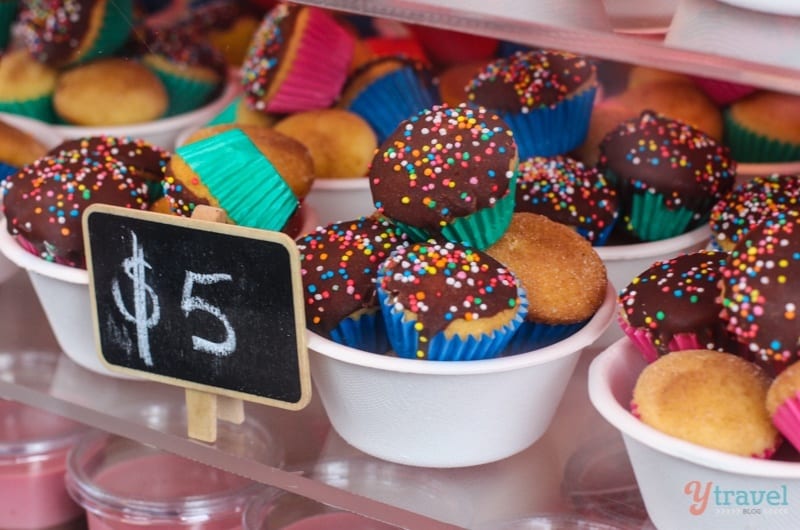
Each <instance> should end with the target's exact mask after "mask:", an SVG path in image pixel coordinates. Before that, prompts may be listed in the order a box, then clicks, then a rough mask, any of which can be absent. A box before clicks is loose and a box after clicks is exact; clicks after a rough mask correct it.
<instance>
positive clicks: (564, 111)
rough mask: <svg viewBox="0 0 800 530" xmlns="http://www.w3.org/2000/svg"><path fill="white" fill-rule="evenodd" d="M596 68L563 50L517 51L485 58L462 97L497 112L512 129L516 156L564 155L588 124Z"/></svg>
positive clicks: (578, 56) (581, 137)
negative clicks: (487, 60) (516, 151)
mask: <svg viewBox="0 0 800 530" xmlns="http://www.w3.org/2000/svg"><path fill="white" fill-rule="evenodd" d="M597 87H598V81H597V70H596V68H595V65H594V64H593V63H592V62H591V61H589V60H588V59H587V58H586V57H582V56H580V55H574V54H571V53H567V52H560V51H551V50H533V51H529V52H517V53H515V54H514V55H512V56H510V57H507V58H506V57H503V58H500V59H496V60H494V61H492V62H491V63H489V64H488V65H487V66H486V67H485V68H484V69H483V70H482V71H481V72H480V73H478V75H477V76H475V77H474V78H473V79H472V80H471V81H470V82H469V84H468V85H467V87H466V92H467V101H469V102H470V104H473V105H479V106H482V107H486V108H487V109H489V110H490V111H493V112H497V113H498V114H499V115H500V117H502V118H503V119H504V120H505V121H506V122H507V123H508V124H509V126H510V127H511V129H512V130H513V131H514V136H515V138H516V139H517V144H518V146H519V155H520V158H521V159H525V158H529V157H532V156H551V155H559V154H564V153H567V152H569V151H571V150H572V149H575V148H576V147H578V146H579V145H581V143H582V142H583V140H584V138H585V137H586V132H587V130H588V127H589V118H590V117H591V114H592V105H593V104H594V97H595V93H596V92H597Z"/></svg>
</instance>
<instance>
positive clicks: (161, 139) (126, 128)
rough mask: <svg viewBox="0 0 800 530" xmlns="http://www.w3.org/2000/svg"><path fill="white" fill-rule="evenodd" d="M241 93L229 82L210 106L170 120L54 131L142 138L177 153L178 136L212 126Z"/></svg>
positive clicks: (64, 127) (57, 127)
mask: <svg viewBox="0 0 800 530" xmlns="http://www.w3.org/2000/svg"><path fill="white" fill-rule="evenodd" d="M240 92H241V87H240V86H239V84H238V83H236V82H233V81H229V82H228V84H227V85H226V87H225V90H224V91H223V92H222V94H220V96H219V97H218V98H217V99H215V100H214V101H212V102H210V103H208V104H207V105H205V106H203V107H201V108H199V109H197V110H193V111H191V112H186V113H184V114H179V115H177V116H171V117H169V118H163V119H160V120H155V121H150V122H145V123H133V124H130V125H114V126H108V127H81V126H76V125H53V126H52V128H53V130H54V131H55V132H56V133H57V134H58V135H60V136H61V138H62V139H65V140H66V139H71V138H82V137H85V136H100V135H106V136H130V137H132V138H140V139H142V140H146V141H148V142H150V143H152V144H154V145H158V146H160V147H163V148H164V149H166V150H168V151H173V150H175V142H176V139H177V137H178V135H179V134H180V133H181V132H183V131H185V130H187V129H191V128H196V127H200V126H201V125H203V124H205V123H208V122H209V121H210V120H211V119H212V118H214V116H216V115H217V114H219V113H220V112H221V111H222V109H224V108H225V106H226V105H228V103H230V102H231V101H233V99H234V98H235V97H236V96H237V95H238V94H239V93H240Z"/></svg>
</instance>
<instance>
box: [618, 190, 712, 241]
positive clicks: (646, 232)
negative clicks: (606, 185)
mask: <svg viewBox="0 0 800 530" xmlns="http://www.w3.org/2000/svg"><path fill="white" fill-rule="evenodd" d="M696 217H697V214H696V213H695V212H693V211H692V210H688V209H686V208H676V209H670V208H667V207H666V206H665V203H664V196H663V195H661V194H660V193H650V192H645V193H634V194H633V195H632V196H631V199H630V212H629V213H628V215H627V216H626V221H627V222H626V226H625V229H626V231H628V232H630V233H631V234H633V235H634V236H636V237H637V238H639V239H641V240H642V241H659V240H661V239H667V238H670V237H675V236H679V235H681V234H683V233H685V232H687V231H688V230H689V229H691V228H694V226H697V225H699V223H700V222H701V221H702V220H701V219H696Z"/></svg>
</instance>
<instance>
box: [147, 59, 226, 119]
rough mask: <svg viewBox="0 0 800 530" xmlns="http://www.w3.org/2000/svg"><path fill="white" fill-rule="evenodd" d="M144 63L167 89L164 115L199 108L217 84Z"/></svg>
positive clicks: (172, 114) (173, 114)
mask: <svg viewBox="0 0 800 530" xmlns="http://www.w3.org/2000/svg"><path fill="white" fill-rule="evenodd" d="M145 65H146V66H147V67H148V68H149V69H150V70H151V71H152V72H153V73H154V74H156V75H157V76H158V78H159V79H160V80H161V82H162V83H164V87H165V88H166V89H167V96H168V98H169V105H168V106H167V112H166V113H165V116H176V115H178V114H183V113H184V112H189V111H192V110H195V109H198V108H200V107H201V106H203V104H204V103H205V102H206V101H208V99H209V97H210V96H211V94H213V93H214V90H216V88H217V85H218V83H216V82H209V81H202V80H199V79H190V78H188V77H183V76H180V75H178V74H176V73H175V72H167V71H164V70H162V69H160V68H156V67H154V66H153V65H152V64H149V63H147V62H145Z"/></svg>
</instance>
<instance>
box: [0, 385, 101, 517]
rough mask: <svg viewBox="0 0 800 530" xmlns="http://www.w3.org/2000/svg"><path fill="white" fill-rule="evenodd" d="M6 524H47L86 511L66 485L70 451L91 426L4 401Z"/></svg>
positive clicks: (1, 468) (1, 447)
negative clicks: (87, 427)
mask: <svg viewBox="0 0 800 530" xmlns="http://www.w3.org/2000/svg"><path fill="white" fill-rule="evenodd" d="M0 417H2V419H3V421H2V423H0V528H15V529H29V528H46V527H50V526H56V525H62V524H65V523H68V522H70V521H73V520H76V519H78V517H80V516H81V515H82V514H83V510H82V509H81V507H80V506H78V505H77V504H75V503H74V502H73V501H72V499H71V498H70V496H69V494H68V493H67V490H66V488H65V487H64V473H65V471H66V460H67V453H68V452H69V450H70V448H71V447H72V445H73V444H74V443H75V441H76V440H77V439H78V438H79V437H80V436H81V435H82V434H84V432H85V430H86V428H85V427H84V426H83V425H80V424H78V423H74V422H72V421H70V420H67V419H66V418H62V417H61V416H56V415H54V414H50V413H48V412H45V411H42V410H39V409H35V408H32V407H28V406H26V405H22V404H20V403H16V402H13V401H5V400H0Z"/></svg>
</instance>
